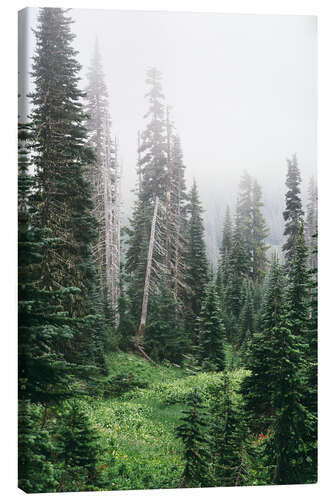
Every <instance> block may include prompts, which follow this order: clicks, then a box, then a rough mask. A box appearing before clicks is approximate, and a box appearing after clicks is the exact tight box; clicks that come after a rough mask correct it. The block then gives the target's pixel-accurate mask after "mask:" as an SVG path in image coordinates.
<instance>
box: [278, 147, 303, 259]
mask: <svg viewBox="0 0 333 500" xmlns="http://www.w3.org/2000/svg"><path fill="white" fill-rule="evenodd" d="M287 165H288V172H287V179H286V186H287V188H288V190H287V193H286V208H285V210H284V212H283V218H284V220H285V229H284V233H283V234H284V235H285V236H286V238H287V240H286V242H285V243H284V245H283V247H282V249H283V251H284V253H285V262H286V265H287V266H288V267H289V266H290V264H291V261H292V258H293V254H294V247H295V242H296V238H297V235H298V230H299V225H300V222H301V220H302V218H303V215H304V213H303V210H302V200H301V197H300V183H301V173H300V170H299V167H298V161H297V157H296V155H293V156H292V158H291V159H287Z"/></svg>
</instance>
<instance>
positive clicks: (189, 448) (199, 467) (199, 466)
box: [176, 391, 211, 488]
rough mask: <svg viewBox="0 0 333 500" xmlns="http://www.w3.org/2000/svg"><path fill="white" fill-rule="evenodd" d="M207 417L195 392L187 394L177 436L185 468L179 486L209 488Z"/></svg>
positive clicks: (198, 395)
mask: <svg viewBox="0 0 333 500" xmlns="http://www.w3.org/2000/svg"><path fill="white" fill-rule="evenodd" d="M207 424H208V415H207V413H206V411H205V408H204V406H203V404H202V398H201V396H200V394H199V393H198V392H197V391H194V392H192V393H190V394H189V396H188V398H187V405H186V408H185V409H184V410H183V415H182V418H181V423H180V425H179V426H178V427H177V428H176V434H177V436H178V437H179V438H180V439H181V440H182V441H183V444H184V459H185V468H184V472H183V478H182V483H181V485H180V486H183V487H187V488H200V487H205V486H210V485H211V484H210V483H211V480H210V477H209V453H208V450H209V440H208V439H207V437H206V433H207Z"/></svg>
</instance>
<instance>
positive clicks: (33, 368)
mask: <svg viewBox="0 0 333 500" xmlns="http://www.w3.org/2000/svg"><path fill="white" fill-rule="evenodd" d="M30 133H31V127H30V126H29V125H20V126H19V155H18V157H19V176H18V382H19V399H20V400H21V401H23V400H25V401H31V402H37V403H43V404H44V405H48V404H49V403H52V402H54V401H57V400H59V399H62V398H65V397H67V396H68V394H70V392H71V390H70V385H71V383H72V382H73V373H74V369H75V366H74V365H70V364H69V363H68V362H66V361H65V359H64V356H63V353H62V349H61V346H62V343H64V342H66V341H67V340H68V339H71V338H72V337H73V336H74V329H73V322H72V321H71V319H70V318H68V316H67V315H66V314H65V313H64V312H63V311H62V310H61V308H60V307H59V298H62V297H63V296H65V295H66V294H70V293H76V290H75V289H73V288H67V289H62V290H58V291H54V292H52V291H49V290H43V289H42V287H41V284H40V278H41V273H42V270H41V266H42V258H43V253H44V251H45V248H48V247H50V245H51V244H52V241H53V239H52V238H50V231H49V230H47V229H43V228H38V227H36V226H34V225H33V224H32V222H31V213H30V207H31V202H30V200H31V193H32V189H33V187H34V182H35V178H34V177H33V176H31V175H30V174H29V166H30V160H29V140H30Z"/></svg>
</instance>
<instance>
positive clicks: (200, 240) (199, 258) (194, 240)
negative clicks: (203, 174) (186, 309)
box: [187, 181, 208, 317]
mask: <svg viewBox="0 0 333 500" xmlns="http://www.w3.org/2000/svg"><path fill="white" fill-rule="evenodd" d="M188 211H189V217H190V219H189V223H188V239H189V244H188V255H187V265H188V271H187V283H188V286H189V289H190V293H191V298H190V309H191V312H192V314H193V315H194V317H196V316H198V315H199V314H200V311H201V307H202V303H203V300H204V296H205V287H206V284H207V282H208V261H207V256H206V249H205V241H204V225H203V220H202V207H201V203H200V200H199V192H198V188H197V185H196V182H195V181H194V182H193V186H192V189H191V193H190V203H189V210H188Z"/></svg>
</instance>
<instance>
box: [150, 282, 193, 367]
mask: <svg viewBox="0 0 333 500" xmlns="http://www.w3.org/2000/svg"><path fill="white" fill-rule="evenodd" d="M149 308H150V311H151V313H150V314H149V317H148V321H147V326H146V332H145V346H146V350H147V353H148V354H149V356H150V357H151V358H153V359H154V360H155V361H163V360H164V359H168V360H169V361H171V362H173V363H177V364H178V363H181V362H182V358H183V353H185V352H186V350H187V339H186V335H185V331H184V324H183V323H184V322H183V319H182V317H181V315H180V309H179V303H178V302H177V301H176V299H175V298H174V295H173V294H172V292H171V290H170V288H169V286H168V283H167V279H166V276H164V277H162V280H161V283H160V287H159V290H156V291H155V293H152V296H151V300H150V305H149Z"/></svg>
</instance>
